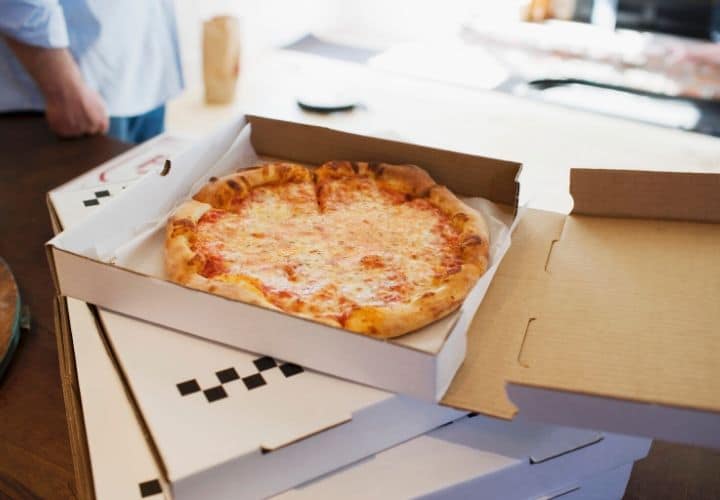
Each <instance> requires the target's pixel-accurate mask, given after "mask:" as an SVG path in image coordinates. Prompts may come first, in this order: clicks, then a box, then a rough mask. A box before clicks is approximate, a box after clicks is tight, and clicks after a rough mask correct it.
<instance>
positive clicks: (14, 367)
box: [0, 115, 130, 498]
mask: <svg viewBox="0 0 720 500" xmlns="http://www.w3.org/2000/svg"><path fill="white" fill-rule="evenodd" d="M129 147H130V146H128V145H126V144H122V143H119V142H117V141H114V140H111V139H108V138H106V137H93V138H89V139H82V140H62V141H61V140H58V139H56V138H55V137H54V136H53V135H52V134H51V133H50V131H49V130H48V128H47V126H46V125H45V121H44V119H43V118H42V117H38V116H31V115H16V116H2V117H0V152H1V153H0V255H2V256H3V257H4V258H5V260H6V261H7V262H8V264H9V265H10V267H11V268H12V270H13V273H14V274H15V278H16V279H17V281H18V285H19V287H20V291H21V294H22V298H23V301H24V302H25V303H26V304H28V305H29V306H30V310H31V314H32V330H31V331H30V332H29V333H25V334H23V336H22V338H21V341H20V345H19V346H18V349H17V352H16V355H15V359H14V360H13V362H12V364H11V365H10V367H9V368H8V373H7V374H6V377H5V379H4V380H3V381H1V382H0V498H6V497H10V498H25V497H29V498H36V497H41V498H73V497H75V494H74V492H75V479H74V474H73V465H72V457H71V455H70V444H69V441H68V434H67V423H66V421H65V407H64V404H63V397H62V390H61V386H60V373H59V371H58V358H57V349H56V345H55V331H54V320H53V311H52V300H53V296H54V293H55V291H54V287H53V284H52V280H51V278H50V274H49V270H48V264H47V259H46V257H45V249H44V247H43V243H44V242H45V241H47V240H48V239H50V237H51V236H52V229H51V227H50V219H49V218H48V211H47V208H46V205H45V193H46V192H47V191H48V190H50V189H51V188H53V187H56V186H58V185H60V184H62V183H64V182H66V181H68V180H70V179H71V178H73V177H75V176H77V175H79V174H81V173H82V172H84V171H86V170H88V169H89V168H91V167H93V166H95V165H97V164H99V163H101V162H103V161H105V160H107V159H109V158H112V157H113V156H115V155H117V154H119V153H121V152H123V151H125V150H127V149H128V148H129Z"/></svg>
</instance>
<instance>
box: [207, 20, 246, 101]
mask: <svg viewBox="0 0 720 500" xmlns="http://www.w3.org/2000/svg"><path fill="white" fill-rule="evenodd" d="M239 73H240V22H239V21H238V19H237V18H236V17H233V16H218V17H213V18H212V19H210V20H209V21H205V22H204V23H203V79H204V81H205V102H207V103H208V104H228V103H230V102H232V100H233V98H234V97H235V86H236V84H237V79H238V75H239Z"/></svg>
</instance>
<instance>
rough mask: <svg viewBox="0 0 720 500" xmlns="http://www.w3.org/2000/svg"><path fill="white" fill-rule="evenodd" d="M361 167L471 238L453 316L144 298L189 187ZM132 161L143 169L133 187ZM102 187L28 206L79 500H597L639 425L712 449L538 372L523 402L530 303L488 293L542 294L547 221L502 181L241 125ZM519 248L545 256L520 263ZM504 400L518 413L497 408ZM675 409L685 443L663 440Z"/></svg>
mask: <svg viewBox="0 0 720 500" xmlns="http://www.w3.org/2000/svg"><path fill="white" fill-rule="evenodd" d="M168 155H170V156H171V158H172V160H171V161H162V160H163V159H164V158H165V157H166V156H168ZM368 156H371V157H372V158H382V159H385V160H387V161H390V162H395V163H401V162H402V163H416V164H419V165H421V166H423V167H424V168H426V169H427V170H428V171H429V172H430V173H431V174H432V175H433V176H434V177H435V178H436V179H437V180H438V181H439V182H441V183H443V184H445V185H447V186H449V187H450V188H451V189H452V190H453V191H454V192H455V193H456V194H457V195H459V196H460V197H462V199H464V200H465V201H466V202H467V203H468V204H469V205H470V206H472V207H473V208H474V209H476V210H479V211H481V212H482V213H483V214H484V215H485V217H486V219H487V220H488V221H489V227H490V234H491V240H492V246H491V249H490V267H489V269H488V272H487V273H486V274H485V276H484V277H483V278H481V279H480V281H479V282H478V284H477V285H476V287H475V288H474V289H473V290H472V291H471V292H470V294H469V295H468V297H467V299H466V300H465V302H464V303H463V305H462V306H461V308H460V309H459V310H458V311H457V312H456V313H454V314H451V315H450V316H448V317H447V318H445V319H443V320H440V321H438V322H435V323H433V324H431V325H429V326H427V327H424V328H421V329H420V330H418V331H417V332H413V333H411V334H409V335H406V336H403V337H400V338H398V339H396V340H392V341H380V340H377V339H374V338H370V337H365V336H360V335H357V334H353V333H349V332H345V331H342V330H338V329H335V328H331V327H327V326H324V325H320V324H316V323H314V322H310V321H306V320H302V319H297V318H293V317H289V316H287V315H284V314H281V313H277V312H274V311H269V310H265V309H261V308H257V307H254V306H249V305H246V304H243V303H239V302H235V301H228V300H226V299H223V298H221V297H216V296H212V295H210V294H207V293H204V292H199V291H195V290H191V289H188V288H185V287H181V286H179V285H175V284H172V283H169V282H168V281H166V280H165V279H164V276H163V271H162V268H163V266H162V250H161V249H162V245H163V240H162V235H163V233H164V225H165V222H166V221H167V216H168V214H169V213H170V212H171V211H172V210H173V209H174V208H175V207H176V206H177V205H178V203H180V202H181V201H182V200H184V199H187V197H188V196H189V195H190V194H191V193H192V192H195V191H196V190H197V189H198V187H199V186H201V185H202V183H204V182H206V181H207V179H208V178H210V177H216V176H220V175H222V174H224V173H227V172H230V171H234V170H236V169H237V168H242V167H246V166H250V165H252V164H253V163H254V162H256V161H258V160H259V159H264V158H268V157H269V158H283V159H289V160H294V161H298V162H303V163H311V164H313V163H314V164H318V163H321V162H322V161H323V160H327V159H330V158H367V157H368ZM147 158H151V159H152V160H151V163H152V165H150V166H149V167H144V168H143V169H138V168H137V162H138V161H140V160H138V159H142V161H143V162H144V163H146V162H147ZM111 167H112V168H110V169H109V168H108V166H107V165H105V166H101V167H100V169H99V170H97V171H96V172H91V173H89V174H88V175H87V176H84V178H83V179H80V180H79V181H77V182H73V183H70V184H68V185H66V186H63V187H62V188H61V189H58V190H55V191H53V192H51V193H50V195H49V197H48V200H49V207H50V211H51V216H52V218H53V220H54V223H55V226H56V228H57V229H64V231H63V232H62V233H61V234H59V235H58V236H57V237H56V238H55V239H54V240H53V241H51V242H50V243H49V245H48V254H49V258H50V260H51V263H52V266H53V270H54V277H55V281H56V286H57V288H58V290H59V292H60V295H61V296H60V298H59V299H58V303H57V306H58V307H57V312H58V314H57V315H58V339H59V346H60V355H61V367H62V368H63V371H64V372H65V373H66V376H65V377H64V378H63V379H64V381H65V384H66V387H65V394H66V404H67V406H68V415H69V417H70V418H69V420H70V430H71V436H72V438H73V443H74V444H73V451H74V456H75V459H76V469H77V470H78V480H79V486H80V488H79V489H80V492H81V494H83V495H85V496H90V497H91V496H93V495H96V496H97V497H99V498H115V497H117V498H133V497H143V496H152V495H165V496H167V497H173V498H241V497H243V498H244V497H246V498H261V497H272V496H276V495H277V496H280V497H281V498H283V497H284V498H335V497H338V496H340V495H342V496H350V497H357V498H370V497H372V498H375V497H391V498H392V497H451V498H467V497H476V498H498V497H502V498H552V497H553V496H557V495H565V496H566V497H567V498H614V497H619V496H621V495H622V492H623V491H624V487H625V484H626V482H627V479H628V477H629V473H630V469H631V467H632V463H633V462H634V461H635V460H637V459H639V458H641V457H643V456H644V455H645V454H646V453H647V450H648V447H649V440H648V439H647V438H639V437H629V436H627V435H623V433H636V431H637V430H638V428H639V427H640V426H639V425H638V423H639V422H646V421H648V420H649V419H650V418H649V415H651V413H648V412H655V413H652V414H653V415H655V416H658V415H659V419H655V421H656V422H659V423H657V424H656V425H655V426H654V427H653V426H649V427H647V429H646V435H647V434H649V435H650V436H655V435H657V436H660V437H671V438H675V439H680V440H685V441H689V442H709V443H710V444H713V443H712V441H707V440H703V439H704V437H705V436H708V433H707V432H706V431H708V430H709V429H712V428H714V427H713V426H715V425H717V416H716V414H715V413H714V412H713V411H712V408H711V407H710V411H707V412H703V411H696V410H695V409H693V408H692V406H693V404H694V403H695V401H694V400H691V401H689V402H688V403H687V404H685V405H683V404H679V405H678V404H675V405H673V403H675V402H674V401H671V400H667V399H666V400H664V401H662V403H664V404H665V405H668V406H674V407H673V408H666V407H665V406H663V405H649V406H651V408H646V406H648V405H644V403H645V402H646V401H642V400H641V399H642V398H628V397H626V395H625V394H622V393H621V394H616V393H613V392H612V391H613V390H615V386H614V385H612V384H609V385H605V386H603V385H602V384H601V385H600V386H599V387H598V388H597V390H595V391H594V394H590V393H591V392H593V391H591V390H587V388H579V389H578V388H576V387H566V386H564V385H563V384H560V383H554V384H553V383H550V382H548V381H547V380H546V379H542V376H545V377H547V374H546V373H544V372H542V373H540V374H539V376H540V378H539V379H538V380H542V381H543V382H544V383H542V384H538V383H534V382H535V379H532V378H527V374H528V373H529V372H532V370H531V369H530V368H531V366H532V367H535V366H537V365H541V364H542V362H543V361H544V359H543V358H542V357H540V356H542V354H543V352H542V350H541V349H540V348H539V347H538V345H537V341H536V340H535V338H534V337H535V336H534V333H533V334H532V335H531V333H532V332H531V329H532V328H533V325H532V323H533V322H534V321H535V318H533V317H531V316H529V315H527V309H526V308H533V307H538V306H539V305H541V304H540V301H536V300H529V299H528V296H527V295H522V300H516V301H513V300H508V299H509V298H508V295H507V294H512V293H516V291H517V290H520V292H518V293H521V294H527V293H529V292H528V290H529V291H535V292H537V290H534V288H535V287H538V286H540V285H547V283H545V282H542V280H541V278H534V277H533V275H532V274H533V272H535V271H534V270H533V269H532V268H531V267H530V266H531V264H537V263H539V262H541V261H542V265H543V266H544V267H543V269H542V271H543V273H546V274H549V273H548V266H549V265H552V266H553V268H552V269H551V270H552V271H555V272H557V273H558V274H562V272H563V260H562V259H561V258H560V257H558V258H557V259H556V260H552V261H551V260H550V259H549V256H548V255H547V252H548V249H551V246H552V243H551V241H552V239H553V238H555V239H556V240H560V239H562V236H563V233H562V232H561V229H562V224H564V219H563V220H562V221H560V219H559V217H560V216H559V215H557V214H554V215H552V216H547V217H545V216H543V214H538V213H534V211H530V212H529V213H527V214H524V215H523V213H522V211H518V210H517V206H516V204H517V191H518V186H517V183H516V177H517V175H518V173H519V170H520V165H519V164H516V163H512V162H507V161H501V160H494V159H490V158H482V157H477V156H473V155H465V154H460V153H455V152H450V151H441V150H437V149H432V148H428V147H421V146H416V145H408V144H402V143H397V142H392V141H383V140H379V139H374V138H369V137H364V136H359V135H352V134H347V133H343V132H338V131H333V130H328V129H323V128H319V127H311V126H307V125H300V124H295V123H289V122H282V121H278V120H271V119H267V118H261V117H248V118H246V117H242V118H239V119H238V120H236V121H235V122H233V123H231V124H229V125H228V126H225V127H223V128H221V129H220V130H219V131H218V132H216V133H214V134H213V135H211V136H210V137H209V138H208V139H206V140H203V141H200V142H198V143H195V144H194V145H192V146H188V144H187V142H184V141H181V140H170V139H169V138H167V137H165V138H164V139H161V140H158V141H153V142H151V143H149V144H146V145H144V146H142V147H140V148H137V149H136V150H132V151H131V152H130V153H129V154H128V155H125V156H124V157H121V158H118V159H117V160H114V163H112V165H111ZM138 170H139V171H138ZM143 170H147V171H148V172H147V173H146V175H140V174H144V173H145V172H143ZM103 171H112V172H114V174H115V175H114V176H108V175H105V176H103V177H102V178H101V177H100V176H99V175H97V172H103ZM655 184H657V182H655ZM576 203H577V200H576ZM524 221H525V223H524ZM528 221H529V222H528ZM559 221H560V222H559ZM571 222H572V221H571ZM516 228H517V229H516ZM538 228H544V229H546V230H547V234H541V235H540V236H537V235H538V233H540V232H541V231H538ZM576 229H577V228H576V227H575V228H573V227H571V228H570V230H569V231H568V232H571V230H576ZM513 230H515V233H513ZM511 235H512V236H511ZM571 236H573V237H575V236H576V235H575V233H573V234H570V235H569V236H568V238H569V237H571ZM533 237H541V238H547V239H548V241H547V243H548V245H547V246H546V247H545V248H543V249H542V251H538V250H537V247H536V246H534V245H530V246H527V247H526V245H527V241H528V238H533ZM511 239H513V240H516V243H514V244H513V243H512V242H511ZM573 241H574V240H572V241H571V243H572V242H573ZM542 243H543V244H544V243H545V240H544V239H543V240H542ZM580 243H582V241H581V242H580ZM518 247H519V248H520V250H515V254H513V250H514V249H516V248H518ZM562 250H567V249H566V248H563V249H562ZM518 251H519V252H520V253H521V254H522V255H520V256H518V255H516V254H517V253H518ZM506 254H507V255H506ZM561 257H562V255H561ZM503 261H505V262H508V261H510V262H511V264H512V266H511V267H508V265H503V264H502V263H503ZM571 262H572V261H571ZM518 263H520V264H518ZM541 276H542V279H544V275H541ZM526 277H529V278H530V280H531V281H530V282H529V284H528V285H526V284H525V283H524V282H523V281H522V280H523V279H525V278H526ZM575 281H577V280H575ZM575 281H573V282H572V283H571V284H576V283H575ZM563 283H564V284H565V285H566V290H565V292H566V293H568V292H572V287H571V286H570V285H568V283H567V282H563ZM491 285H492V286H491ZM547 291H548V294H547V295H548V296H553V292H552V291H551V289H550V288H547ZM88 304H94V305H88ZM549 309H552V308H550V307H549ZM537 314H538V315H539V314H540V311H538V312H537ZM537 323H539V324H540V325H539V326H540V328H541V329H542V328H546V327H547V325H545V324H543V323H542V321H537ZM536 326H537V325H536ZM570 326H572V325H570ZM701 326H702V325H701ZM511 327H513V328H512V329H511ZM518 328H519V329H520V331H519V332H518V331H515V330H517V329H518ZM563 331H565V330H563ZM550 338H551V340H552V336H550ZM566 340H569V341H570V344H571V347H572V348H577V345H576V344H573V342H572V341H573V339H572V338H570V339H567V338H566ZM586 340H587V339H586ZM557 344H558V343H557V339H554V344H553V345H554V346H555V347H557ZM511 348H512V349H514V350H512V351H509V349H511ZM586 348H587V346H586ZM518 349H519V350H518ZM558 349H560V348H559V347H558ZM508 352H512V353H513V354H512V355H511V356H510V357H509V358H508V355H507V353H508ZM581 354H582V353H581ZM566 358H567V355H566V354H564V353H561V354H560V356H559V357H558V363H562V362H565V361H567V359H566ZM463 361H464V364H463ZM536 361H537V363H536ZM616 361H617V360H616ZM498 363H504V364H505V365H512V366H513V368H512V370H510V371H503V370H501V369H500V367H499V365H498ZM566 373H570V372H567V371H566ZM616 375H617V376H622V373H620V374H616ZM590 380H591V381H592V380H594V379H593V377H592V376H591V377H590ZM506 382H510V383H511V384H510V386H509V390H510V392H511V394H514V395H515V398H516V399H515V400H514V401H515V403H517V402H518V401H520V402H521V403H522V404H519V405H517V406H515V405H514V404H513V403H512V402H510V400H509V399H507V393H506V391H505V384H506ZM551 382H552V381H551ZM573 382H577V381H574V380H569V381H568V383H569V384H572V383H573ZM601 382H602V381H601ZM621 389H622V387H621ZM642 389H643V388H642V387H640V388H638V387H637V386H636V387H635V388H634V390H635V391H636V392H641V390H642ZM578 393H580V394H578ZM694 397H696V398H697V399H700V398H702V397H703V395H702V394H701V395H694ZM622 399H628V400H629V401H628V402H627V403H624V402H623V401H622ZM543 400H548V401H553V403H552V404H553V406H554V411H549V410H548V406H547V405H544V404H543V403H542V402H543ZM623 404H626V405H629V406H623ZM518 406H519V412H518ZM684 407H691V408H688V409H687V411H688V412H690V413H691V414H692V415H693V417H692V418H694V419H695V422H697V423H698V425H699V426H700V431H698V430H697V429H696V430H692V429H681V430H678V426H677V425H674V423H673V421H672V418H673V415H674V416H675V418H676V419H683V418H686V414H685V413H683V411H685V410H684ZM706 409H708V408H707V407H706ZM665 410H667V411H668V412H670V411H672V412H676V413H675V414H672V415H671V414H670V413H663V412H664V411H665ZM470 411H474V412H479V413H481V414H480V415H478V414H477V413H469V412H470ZM623 411H630V412H632V414H633V415H634V417H633V418H630V419H628V422H629V425H630V427H626V426H625V422H621V421H619V419H617V418H616V419H615V420H614V421H613V420H612V419H608V420H607V422H606V421H604V420H602V419H599V418H595V419H594V420H593V418H592V417H593V416H594V415H602V414H605V415H609V414H619V413H622V412H623ZM603 412H604V413H603ZM677 412H679V413H677ZM496 417H499V418H496ZM512 417H515V418H512ZM528 417H530V419H528ZM663 419H665V420H663ZM534 420H537V421H534ZM539 421H546V422H553V421H555V422H558V421H560V422H561V423H562V424H564V425H563V426H557V425H551V424H549V423H539ZM588 422H591V423H592V424H593V425H588ZM676 422H677V420H675V423H676ZM633 425H635V427H632V426H633ZM580 428H584V429H588V428H590V429H603V431H598V430H583V429H580ZM108 429H113V432H108ZM612 431H615V432H612ZM673 433H674V434H673ZM707 439H709V440H711V439H712V437H708V438H707Z"/></svg>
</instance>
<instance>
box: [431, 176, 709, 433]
mask: <svg viewBox="0 0 720 500" xmlns="http://www.w3.org/2000/svg"><path fill="white" fill-rule="evenodd" d="M570 192H571V195H572V197H573V199H574V209H573V211H572V213H571V214H570V215H567V216H565V215H561V214H556V213H550V212H543V211H536V210H528V211H527V212H526V213H525V214H524V217H523V218H522V219H521V221H520V222H519V224H518V226H517V229H516V231H515V233H514V234H513V244H512V246H511V248H510V250H509V251H508V254H507V255H506V257H505V259H504V261H503V262H502V263H501V265H500V267H499V269H498V272H497V275H496V277H495V279H494V280H493V283H492V285H491V287H490V289H489V290H488V293H487V295H486V297H485V300H484V301H483V303H482V305H481V306H480V309H479V310H478V313H477V315H476V316H475V318H474V320H473V323H472V325H471V328H470V330H469V332H468V354H467V357H466V359H465V363H464V365H463V366H462V368H461V369H460V371H459V372H458V374H457V376H456V377H455V379H454V380H453V382H452V384H451V386H450V389H449V391H448V392H447V393H446V395H445V397H444V399H443V400H442V403H444V404H447V405H450V406H454V407H459V408H465V409H469V410H473V411H478V412H482V413H485V414H489V415H494V416H498V417H502V418H511V417H513V416H514V415H515V414H516V413H518V412H519V413H520V414H521V415H523V416H524V417H526V418H536V419H541V420H545V421H551V422H555V423H561V424H566V425H568V424H572V425H583V426H589V427H599V428H602V429H605V430H611V431H612V430H614V431H618V432H626V433H635V434H642V435H649V436H652V437H657V438H663V439H668V440H675V441H684V442H690V443H695V444H701V445H710V446H716V447H717V446H720V415H718V414H719V413H720V386H719V385H718V384H719V383H718V380H720V363H718V362H717V355H718V353H720V331H719V330H718V325H720V307H718V299H719V297H720V253H719V252H720V251H719V250H718V249H720V175H718V174H706V173H666V172H640V171H630V170H602V169H574V170H572V171H571V176H570Z"/></svg>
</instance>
